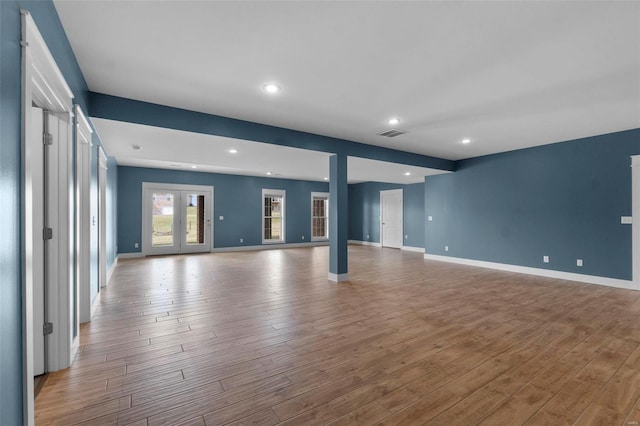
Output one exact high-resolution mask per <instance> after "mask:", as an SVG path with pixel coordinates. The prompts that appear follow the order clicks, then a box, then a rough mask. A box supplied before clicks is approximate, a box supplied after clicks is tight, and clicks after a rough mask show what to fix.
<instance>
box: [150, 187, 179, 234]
mask: <svg viewBox="0 0 640 426" xmlns="http://www.w3.org/2000/svg"><path fill="white" fill-rule="evenodd" d="M173 203H174V195H173V194H172V193H170V192H154V193H153V222H152V223H153V233H152V239H151V245H152V246H153V247H166V246H173V245H174V241H173Z"/></svg>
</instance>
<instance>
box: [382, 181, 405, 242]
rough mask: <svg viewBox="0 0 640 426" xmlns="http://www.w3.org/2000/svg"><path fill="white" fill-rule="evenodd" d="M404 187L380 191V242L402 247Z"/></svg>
mask: <svg viewBox="0 0 640 426" xmlns="http://www.w3.org/2000/svg"><path fill="white" fill-rule="evenodd" d="M402 211H403V200H402V189H392V190H389V191H380V244H381V245H382V247H393V248H402V236H403V217H402Z"/></svg>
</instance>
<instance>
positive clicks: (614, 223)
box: [425, 129, 640, 280]
mask: <svg viewBox="0 0 640 426" xmlns="http://www.w3.org/2000/svg"><path fill="white" fill-rule="evenodd" d="M635 154H640V129H636V130H629V131H624V132H618V133H611V134H607V135H602V136H594V137H589V138H585V139H579V140H575V141H569V142H563V143H557V144H552V145H545V146H540V147H536V148H530V149H523V150H518V151H512V152H507V153H503V154H496V155H490V156H486V157H479V158H475V159H470V160H464V161H460V162H459V163H458V168H457V171H456V173H451V174H443V175H436V176H430V177H427V178H426V180H425V182H426V183H425V205H426V214H427V215H431V216H433V221H431V222H426V226H427V228H426V244H427V247H426V249H427V250H426V251H427V253H430V254H438V255H447V256H454V257H461V258H467V259H476V260H483V261H489V262H498V263H506V264H512V265H520V266H529V267H536V268H545V269H553V270H558V271H565V272H574V273H581V274H587V275H596V276H603V277H610V278H619V279H625V280H630V279H631V273H632V268H631V226H630V225H621V224H620V216H631V167H630V164H631V159H630V158H629V156H631V155H635ZM445 245H448V246H449V251H448V252H445V251H444V246H445ZM544 255H548V256H550V263H548V264H545V263H543V262H542V257H543V256H544ZM576 259H583V261H584V266H583V267H577V266H576Z"/></svg>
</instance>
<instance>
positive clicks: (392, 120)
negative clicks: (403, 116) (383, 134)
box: [389, 117, 400, 126]
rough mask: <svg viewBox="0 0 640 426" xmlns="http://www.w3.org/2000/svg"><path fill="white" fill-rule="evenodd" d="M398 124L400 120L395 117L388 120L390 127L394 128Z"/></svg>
mask: <svg viewBox="0 0 640 426" xmlns="http://www.w3.org/2000/svg"><path fill="white" fill-rule="evenodd" d="M398 123H400V120H399V119H398V118H396V117H393V118H390V119H389V124H391V125H392V126H395V125H396V124H398Z"/></svg>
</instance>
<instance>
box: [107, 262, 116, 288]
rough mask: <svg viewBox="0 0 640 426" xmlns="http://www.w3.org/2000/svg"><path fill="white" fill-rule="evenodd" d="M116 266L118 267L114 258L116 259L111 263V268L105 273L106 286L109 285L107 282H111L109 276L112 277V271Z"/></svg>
mask: <svg viewBox="0 0 640 426" xmlns="http://www.w3.org/2000/svg"><path fill="white" fill-rule="evenodd" d="M116 266H118V256H116V258H115V259H113V263H112V264H111V267H110V268H109V270H108V271H107V285H108V284H109V281H111V275H113V271H115V270H116Z"/></svg>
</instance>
